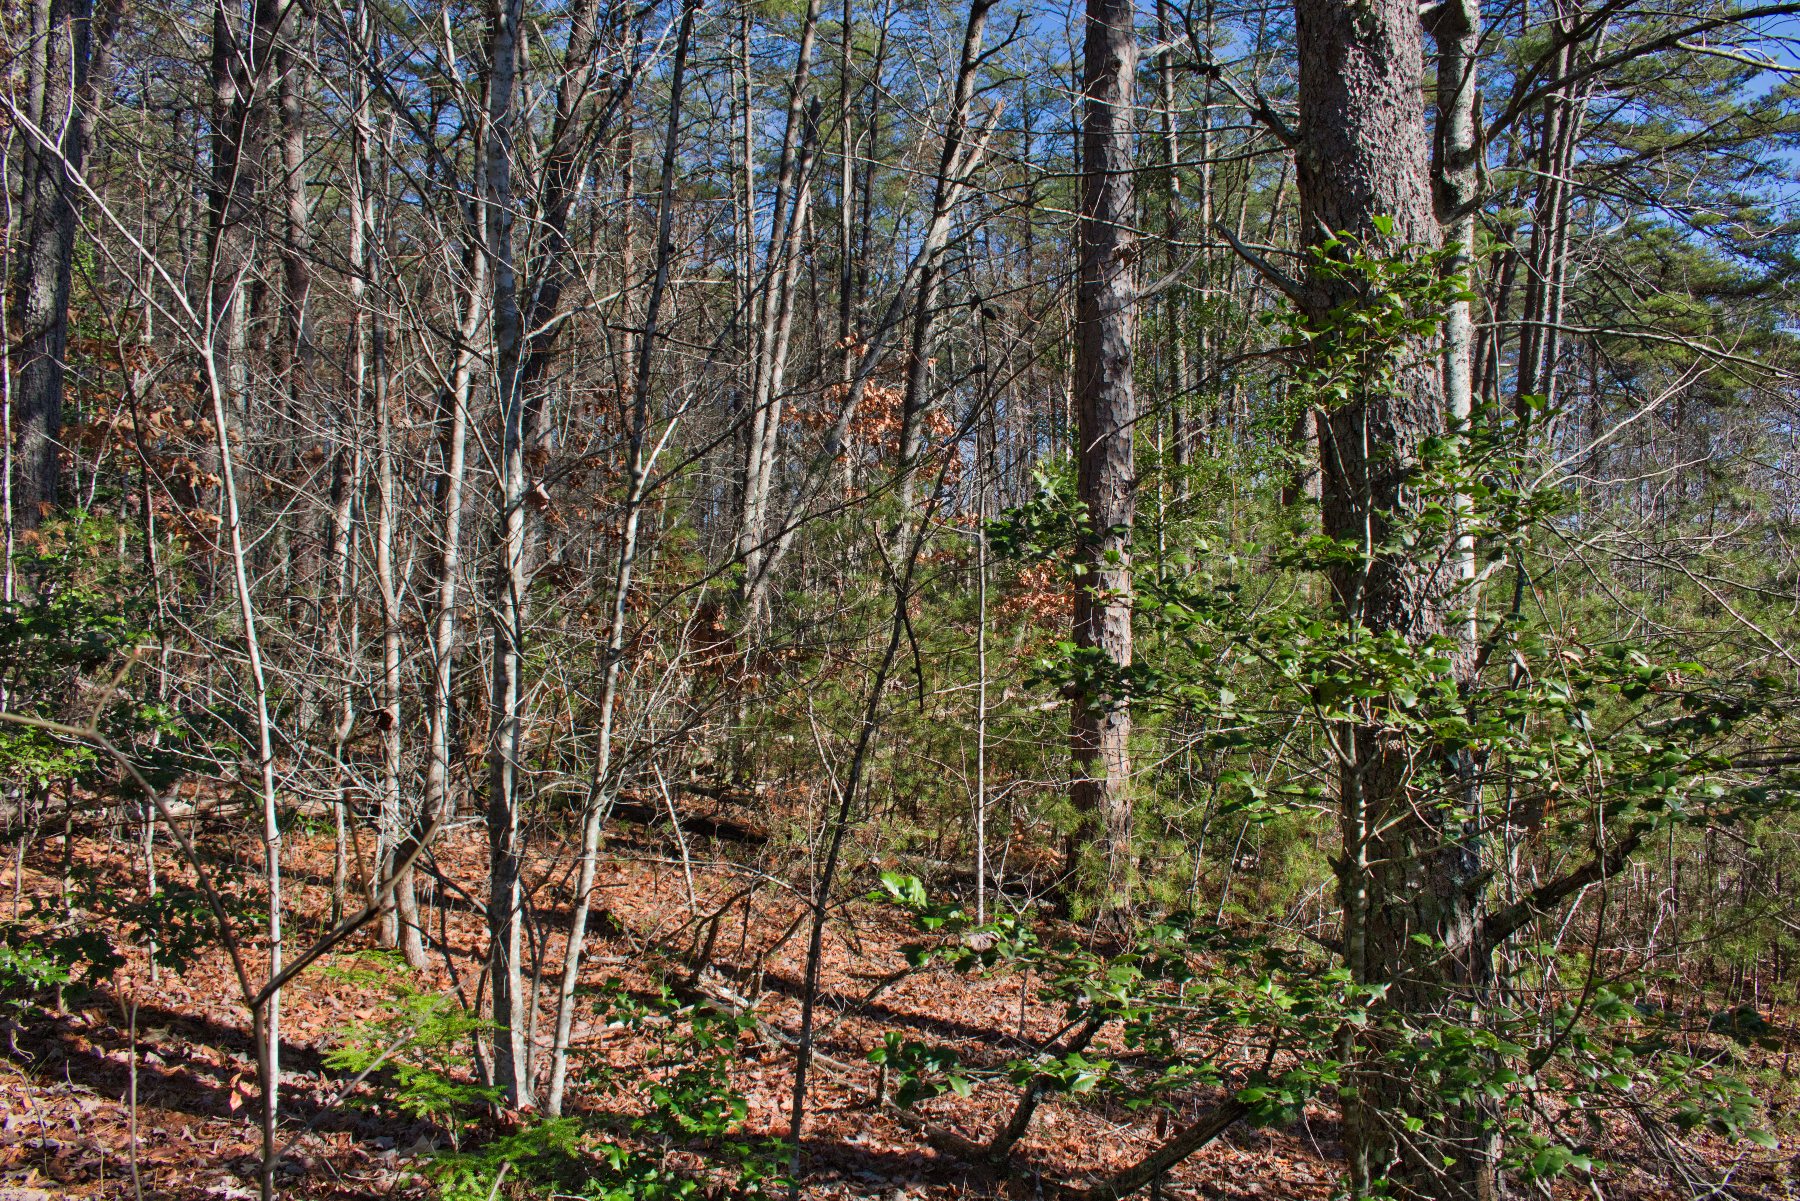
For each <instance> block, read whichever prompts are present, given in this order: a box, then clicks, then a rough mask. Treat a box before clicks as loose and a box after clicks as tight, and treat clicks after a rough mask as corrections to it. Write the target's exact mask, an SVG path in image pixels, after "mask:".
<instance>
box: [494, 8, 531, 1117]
mask: <svg viewBox="0 0 1800 1201" xmlns="http://www.w3.org/2000/svg"><path fill="white" fill-rule="evenodd" d="M521 8H522V0H496V2H495V4H494V7H493V10H492V13H491V25H492V28H491V33H490V41H489V47H490V58H489V74H488V96H487V103H488V107H487V124H488V128H487V144H486V146H485V147H484V155H485V162H484V165H483V166H484V175H485V179H484V185H483V200H484V204H485V236H486V256H487V260H488V269H489V271H490V273H491V274H490V281H491V284H492V287H493V300H492V309H491V313H490V318H489V319H490V321H491V323H492V328H493V352H494V372H495V375H494V390H495V397H496V402H497V417H498V422H499V428H498V430H497V431H496V434H497V437H496V438H495V445H496V448H497V459H496V468H497V472H498V476H499V478H498V481H497V483H498V485H499V494H498V496H497V497H496V500H497V502H498V504H497V513H496V517H497V520H498V527H497V531H496V537H495V540H494V541H495V547H496V550H497V552H498V554H499V557H500V561H499V563H498V564H497V565H496V567H495V570H494V577H493V595H492V598H491V601H490V604H491V607H492V608H491V611H492V629H493V635H494V650H493V677H492V680H491V682H490V686H489V696H488V704H489V710H490V714H491V720H492V723H493V728H492V733H491V746H490V751H489V767H488V798H487V801H488V812H487V821H488V938H489V944H488V965H489V974H490V980H489V986H490V987H491V988H492V989H493V998H494V999H493V1019H494V1028H495V1029H494V1082H495V1084H497V1085H498V1086H499V1087H500V1088H501V1089H502V1090H503V1091H504V1093H505V1096H506V1101H507V1104H508V1105H511V1106H513V1107H515V1108H518V1107H523V1106H528V1105H529V1104H530V1103H531V1081H530V1079H529V1078H528V1076H527V1049H526V1045H525V1023H526V1012H525V1010H526V1001H527V998H526V996H525V992H524V988H523V979H522V975H521V971H520V963H519V952H520V942H521V934H522V926H523V923H522V920H521V919H522V916H523V914H522V907H523V905H524V903H525V897H524V893H523V890H522V888H521V880H520V868H521V861H522V856H523V849H522V847H521V844H520V837H521V831H520V823H519V805H520V793H521V785H522V779H521V776H522V772H521V764H520V755H521V752H522V750H523V743H524V728H523V725H524V723H523V718H522V714H521V706H522V705H523V703H524V695H523V691H524V689H523V679H522V673H523V668H524V656H525V588H526V583H527V580H526V571H525V438H524V434H525V413H524V404H523V397H522V396H521V395H520V389H519V369H520V353H521V350H522V345H521V337H520V318H519V300H518V281H517V276H516V274H515V270H514V265H513V220H514V214H513V192H512V158H513V132H514V126H515V124H516V122H517V119H518V114H517V111H516V108H515V106H514V92H515V90H516V87H515V85H516V83H517V78H518V59H519V24H520V17H521Z"/></svg>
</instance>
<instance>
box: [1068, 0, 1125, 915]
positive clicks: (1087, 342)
mask: <svg viewBox="0 0 1800 1201" xmlns="http://www.w3.org/2000/svg"><path fill="white" fill-rule="evenodd" d="M1134 15H1135V10H1134V8H1133V6H1132V4H1131V3H1129V0H1088V5H1087V34H1086V44H1085V53H1084V58H1083V76H1082V79H1083V105H1082V133H1081V148H1082V154H1081V158H1082V176H1081V215H1080V228H1079V239H1080V245H1079V251H1078V253H1079V266H1078V277H1077V300H1076V305H1077V307H1076V342H1075V392H1076V407H1077V410H1078V414H1079V415H1078V426H1077V430H1078V432H1077V435H1076V437H1077V441H1078V445H1077V447H1076V454H1077V457H1078V463H1079V472H1078V488H1079V493H1080V498H1081V501H1082V503H1083V504H1084V505H1085V506H1086V520H1085V522H1084V526H1083V530H1082V533H1081V535H1080V537H1079V538H1078V540H1077V544H1076V564H1077V570H1078V578H1077V579H1076V582H1075V621H1074V634H1075V645H1076V648H1077V650H1078V652H1079V653H1081V654H1083V655H1086V656H1091V657H1092V661H1093V665H1094V666H1095V667H1096V668H1099V669H1102V672H1101V681H1102V682H1101V683H1099V684H1098V686H1097V687H1095V688H1093V689H1091V690H1089V691H1087V692H1085V693H1084V694H1083V695H1080V696H1078V697H1076V698H1075V703H1074V712H1073V715H1072V718H1071V721H1070V741H1071V743H1072V745H1073V749H1074V760H1075V779H1074V786H1073V788H1072V790H1071V798H1072V800H1073V801H1074V804H1075V808H1076V810H1077V812H1078V813H1079V814H1080V822H1081V825H1080V828H1079V830H1078V831H1077V834H1076V839H1077V846H1076V851H1077V854H1076V856H1075V858H1076V860H1077V862H1078V870H1079V876H1078V880H1077V887H1078V889H1079V890H1080V891H1081V892H1082V893H1083V894H1085V895H1087V896H1088V897H1089V898H1091V899H1092V900H1094V901H1095V902H1097V903H1098V904H1099V905H1100V906H1101V907H1102V908H1107V909H1111V908H1117V907H1121V906H1124V905H1127V904H1129V903H1130V899H1131V897H1130V893H1131V883H1132V877H1133V874H1134V864H1133V855H1132V849H1131V836H1132V831H1131V824H1132V822H1131V819H1132V812H1131V809H1132V806H1131V754H1130V740H1131V709H1130V706H1129V705H1128V704H1127V703H1126V701H1125V700H1124V699H1123V698H1122V697H1120V696H1119V695H1118V694H1117V690H1116V689H1115V688H1113V687H1112V686H1111V685H1110V684H1108V683H1106V682H1105V673H1107V672H1111V671H1116V670H1117V669H1119V668H1124V667H1128V666H1130V664H1131V528H1132V520H1133V516H1134V509H1135V491H1136V487H1137V480H1136V475H1135V472H1136V467H1135V464H1134V459H1133V453H1132V436H1133V429H1134V425H1135V422H1136V418H1137V411H1136V397H1135V394H1134V390H1133V385H1132V336H1133V332H1134V329H1135V327H1136V324H1137V283H1136V278H1135V275H1134V267H1135V263H1136V258H1137V237H1136V234H1135V233H1134V232H1133V222H1134V220H1135V217H1136V214H1135V213H1134V212H1133V205H1134V197H1133V184H1132V170H1133V166H1134V164H1133V161H1132V84H1133V76H1134V74H1135V72H1136V70H1137V36H1136V31H1135V29H1134V28H1133V17H1134Z"/></svg>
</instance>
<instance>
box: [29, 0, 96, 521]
mask: <svg viewBox="0 0 1800 1201" xmlns="http://www.w3.org/2000/svg"><path fill="white" fill-rule="evenodd" d="M31 23H32V30H31V36H32V41H31V44H30V46H29V47H28V48H27V50H26V53H27V54H28V55H29V58H30V64H29V68H28V73H29V76H30V86H29V95H28V99H27V104H28V112H27V114H26V115H27V116H28V117H29V118H30V120H31V123H32V124H33V125H34V126H36V129H35V130H34V131H27V132H26V134H25V138H24V146H25V149H24V154H23V155H22V159H23V163H22V170H21V175H22V176H23V179H22V181H21V184H22V186H21V196H20V202H21V206H22V208H23V221H22V223H21V224H22V229H21V233H22V235H23V237H22V239H21V241H22V243H23V244H22V245H21V247H20V249H19V254H18V257H17V259H16V260H15V263H14V269H13V281H12V288H13V299H12V304H13V314H14V316H13V336H14V337H15V338H16V339H17V342H16V344H15V347H14V349H13V350H12V362H13V369H14V371H15V372H16V377H15V379H14V382H13V396H12V403H13V422H14V434H13V436H14V444H13V446H14V451H13V462H14V472H15V474H14V478H13V480H12V500H13V511H12V519H13V521H14V523H15V525H17V526H19V527H21V528H25V529H31V528H33V527H35V526H36V525H37V524H38V522H39V521H41V520H42V519H43V517H44V516H45V515H46V514H47V513H48V512H49V510H50V509H51V508H52V507H53V506H54V505H55V504H56V494H57V480H58V476H59V474H60V471H61V463H60V456H61V452H62V423H63V377H64V362H63V360H64V356H65V354H66V353H67V351H68V345H69V288H70V283H71V279H72V276H73V267H74V261H75V214H76V208H77V193H78V191H79V189H78V187H77V185H76V183H75V176H76V175H77V174H79V173H80V171H81V169H82V160H83V157H84V155H85V154H86V151H87V142H88V133H89V129H90V127H91V124H92V121H93V107H94V97H95V89H94V87H93V82H92V80H91V78H90V75H89V64H90V59H91V57H92V50H93V44H94V36H93V33H94V31H93V24H94V6H93V0H36V3H34V4H33V5H32V10H31Z"/></svg>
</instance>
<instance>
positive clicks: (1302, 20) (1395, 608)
mask: <svg viewBox="0 0 1800 1201" xmlns="http://www.w3.org/2000/svg"><path fill="white" fill-rule="evenodd" d="M1295 7H1296V11H1297V17H1298V36H1299V51H1300V93H1299V101H1300V122H1301V139H1300V145H1299V147H1298V179H1299V184H1300V199H1301V222H1302V225H1303V227H1304V229H1305V230H1306V231H1307V233H1308V236H1309V237H1310V238H1311V239H1313V241H1314V243H1315V244H1321V243H1323V242H1325V241H1326V240H1327V239H1328V238H1329V237H1330V236H1331V235H1334V234H1335V235H1344V236H1347V237H1349V238H1354V239H1356V240H1358V241H1359V242H1360V243H1361V244H1362V245H1363V246H1364V247H1365V248H1366V249H1368V250H1369V251H1370V252H1371V253H1374V254H1380V255H1385V256H1415V255H1418V254H1420V253H1422V252H1423V250H1424V249H1425V248H1429V247H1434V246H1436V245H1438V244H1439V238H1440V227H1439V222H1438V217H1437V214H1436V212H1435V210H1434V206H1433V196H1432V178H1431V172H1430V170H1429V167H1428V152H1429V139H1428V136H1427V132H1426V127H1425V123H1424V121H1423V119H1422V118H1423V114H1422V111H1421V101H1422V98H1423V90H1422V89H1423V46H1422V34H1421V28H1420V22H1419V11H1418V6H1417V5H1416V4H1414V3H1412V2H1411V0H1364V2H1359V3H1347V2H1345V0H1297V2H1296V6H1295ZM1382 219H1385V220H1382ZM1390 223H1391V224H1390ZM1363 301H1364V297H1363V296H1362V293H1361V281H1360V280H1359V279H1358V278H1357V277H1356V275H1355V273H1354V272H1339V271H1336V270H1333V269H1332V268H1330V267H1329V266H1326V265H1325V264H1324V263H1322V262H1315V263H1314V264H1313V265H1312V267H1311V269H1310V270H1309V272H1308V275H1307V278H1306V280H1305V287H1304V307H1305V309H1306V316H1307V317H1308V318H1309V319H1310V320H1311V321H1312V322H1313V323H1315V324H1323V323H1326V322H1328V321H1330V320H1332V314H1333V312H1334V310H1339V309H1340V308H1343V307H1354V306H1356V305H1358V304H1360V303H1363ZM1452 335H1453V337H1454V335H1455V331H1452ZM1443 350H1444V347H1443V346H1442V345H1441V344H1440V343H1438V342H1437V341H1436V340H1435V339H1428V338H1424V337H1420V338H1417V339H1415V340H1414V341H1413V342H1412V343H1411V344H1409V345H1406V346H1403V347H1399V348H1397V353H1396V354H1395V356H1394V357H1395V362H1396V363H1397V370H1396V371H1395V372H1394V374H1393V375H1392V376H1391V377H1382V378H1379V379H1369V380H1365V381H1362V382H1361V383H1360V384H1359V385H1358V386H1355V387H1353V388H1352V390H1351V393H1352V394H1351V396H1350V398H1349V399H1348V400H1346V401H1343V402H1340V403H1338V404H1337V405H1336V406H1335V407H1333V408H1332V409H1330V411H1328V412H1326V413H1325V414H1324V415H1323V418H1322V420H1321V421H1320V422H1319V450H1320V456H1319V457H1320V467H1321V474H1322V510H1323V523H1324V530H1325V533H1326V534H1327V535H1329V536H1330V537H1332V538H1333V539H1336V540H1338V541H1340V542H1342V543H1346V544H1348V545H1350V546H1354V547H1356V548H1358V550H1359V551H1360V553H1358V554H1355V555H1346V556H1343V561H1342V562H1341V563H1340V565H1338V566H1336V567H1335V568H1334V569H1333V570H1332V573H1331V584H1332V589H1333V592H1334V595H1335V599H1336V601H1337V604H1338V605H1339V607H1340V609H1341V612H1342V615H1343V617H1344V618H1345V620H1347V621H1348V622H1349V623H1350V624H1351V625H1352V626H1353V627H1355V628H1358V629H1360V630H1361V631H1363V632H1365V633H1366V634H1368V635H1370V636H1380V635H1385V634H1391V633H1399V634H1401V635H1402V636H1404V637H1405V639H1406V640H1407V641H1408V642H1410V643H1412V644H1413V645H1414V646H1421V645H1422V644H1424V643H1425V642H1427V641H1428V640H1430V639H1433V638H1436V637H1440V636H1445V635H1452V634H1456V633H1458V632H1460V624H1461V623H1460V622H1459V620H1458V617H1457V614H1456V605H1457V603H1458V595H1459V593H1458V583H1459V576H1460V574H1461V572H1460V568H1461V563H1460V558H1461V556H1459V555H1458V554H1455V553H1434V552H1433V549H1432V548H1430V547H1413V548H1411V550H1410V551H1408V552H1404V553H1403V552H1400V551H1397V550H1395V549H1393V544H1392V539H1391V538H1390V534H1391V533H1392V532H1393V531H1394V530H1395V529H1396V528H1397V527H1398V526H1400V525H1402V524H1404V523H1406V521H1407V520H1408V518H1409V517H1410V516H1411V515H1412V514H1413V512H1414V511H1415V510H1416V509H1417V507H1418V506H1419V505H1420V503H1421V498H1420V497H1419V496H1418V495H1417V494H1416V493H1415V491H1414V490H1413V489H1412V488H1411V487H1409V473H1411V472H1412V471H1413V469H1414V468H1416V466H1417V465H1418V463H1419V461H1420V457H1421V452H1422V449H1423V447H1424V444H1425V442H1426V441H1427V440H1428V439H1432V438H1436V437H1442V436H1443V435H1444V434H1445V433H1446V432H1447V431H1448V430H1449V429H1450V426H1451V422H1450V420H1449V418H1450V403H1449V401H1448V398H1447V395H1446V387H1445V374H1444V370H1443V368H1444V358H1443V354H1442V352H1443ZM1455 350H1456V348H1455V347H1454V346H1453V347H1452V356H1451V357H1452V362H1455V360H1456V354H1455ZM1459 416H1460V414H1459ZM1339 745H1340V746H1341V747H1343V748H1344V749H1345V751H1346V754H1345V755H1344V761H1343V765H1342V768H1341V770H1340V778H1339V799H1340V811H1341V819H1342V838H1343V856H1342V859H1341V862H1340V867H1339V875H1340V888H1341V899H1342V904H1343V912H1344V931H1343V950H1344V955H1345V958H1346V960H1347V962H1348V966H1349V968H1350V970H1351V971H1352V973H1353V974H1354V976H1355V978H1356V979H1357V980H1358V981H1359V982H1362V983H1365V984H1371V985H1384V986H1386V988H1387V992H1386V993H1385V1000H1384V1006H1385V1008H1386V1013H1385V1014H1383V1015H1382V1016H1381V1018H1380V1020H1378V1021H1377V1022H1376V1023H1374V1024H1373V1025H1372V1026H1371V1028H1370V1030H1369V1031H1368V1032H1366V1033H1363V1034H1361V1035H1358V1036H1356V1039H1355V1041H1354V1043H1353V1044H1352V1045H1349V1046H1347V1047H1346V1051H1347V1052H1348V1053H1349V1058H1350V1061H1351V1064H1350V1068H1349V1071H1348V1076H1347V1080H1346V1085H1345V1088H1344V1102H1343V1104H1344V1131H1345V1144H1346V1150H1347V1154H1348V1157H1349V1161H1350V1175H1351V1184H1352V1190H1353V1192H1354V1194H1355V1195H1357V1196H1365V1195H1368V1194H1369V1193H1370V1192H1371V1191H1372V1190H1374V1189H1376V1188H1377V1187H1378V1182H1379V1181H1380V1180H1382V1179H1383V1178H1385V1179H1386V1180H1387V1181H1388V1187H1389V1188H1390V1189H1391V1191H1392V1193H1393V1195H1395V1196H1400V1197H1408V1198H1433V1199H1434V1201H1463V1199H1470V1201H1472V1199H1475V1198H1485V1197H1489V1196H1491V1195H1492V1192H1493V1188H1494V1178H1493V1171H1492V1155H1491V1141H1490V1140H1489V1139H1488V1138H1487V1137H1486V1136H1485V1135H1484V1134H1483V1133H1482V1132H1481V1130H1480V1125H1481V1123H1480V1120H1479V1115H1475V1114H1462V1113H1456V1112H1451V1113H1449V1114H1448V1116H1444V1117H1434V1115H1438V1114H1442V1113H1443V1112H1444V1111H1445V1110H1446V1108H1449V1109H1451V1110H1454V1108H1455V1107H1454V1106H1450V1107H1446V1105H1445V1104H1444V1102H1443V1100H1442V1098H1440V1097H1438V1096H1435V1095H1427V1093H1428V1089H1427V1088H1426V1087H1424V1086H1422V1085H1420V1084H1419V1083H1417V1082H1415V1080H1414V1079H1413V1078H1411V1077H1410V1076H1408V1075H1407V1074H1406V1073H1404V1072H1401V1071H1397V1070H1395V1066H1394V1064H1393V1062H1392V1061H1390V1060H1387V1059H1386V1056H1387V1053H1388V1052H1390V1051H1391V1050H1393V1049H1394V1044H1395V1042H1396V1040H1398V1039H1400V1038H1403V1037H1404V1034H1402V1033H1401V1031H1403V1030H1404V1029H1405V1028H1407V1027H1412V1026H1419V1025H1428V1024H1431V1023H1433V1022H1435V1021H1437V1020H1440V1019H1443V1020H1451V1021H1456V1022H1459V1023H1461V1022H1466V1021H1469V1020H1470V1019H1471V1018H1472V1017H1473V1016H1474V1009H1475V1006H1476V1004H1477V1000H1478V997H1477V992H1478V989H1479V988H1480V987H1481V985H1482V983H1483V982H1484V980H1485V977H1486V974H1487V973H1486V970H1485V967H1484V965H1483V964H1482V962H1481V960H1483V959H1484V958H1485V955H1484V953H1483V950H1482V944H1481V941H1480V939H1479V936H1478V927H1479V920H1480V914H1479V909H1480V897H1481V883H1480V881H1481V876H1480V873H1479V868H1480V863H1479V859H1478V854H1477V851H1476V848H1475V845H1474V843H1473V841H1472V840H1471V839H1470V838H1469V837H1467V834H1466V829H1467V821H1466V816H1467V815H1466V813H1465V812H1464V809H1463V806H1462V805H1461V804H1460V801H1461V799H1462V798H1461V796H1460V792H1461V790H1460V787H1459V785H1458V782H1457V779H1456V772H1455V770H1454V767H1453V766H1448V765H1446V763H1445V756H1444V755H1443V754H1442V753H1440V752H1439V750H1438V748H1434V747H1431V746H1421V745H1419V744H1418V742H1417V740H1416V738H1413V737H1408V736H1407V735H1405V734H1403V733H1401V732H1399V731H1396V730H1395V729H1393V728H1391V727H1388V726H1385V725H1384V724H1382V722H1381V720H1380V717H1379V714H1378V713H1374V714H1371V715H1370V717H1369V718H1368V720H1367V721H1366V722H1361V723H1351V722H1347V723H1345V728H1344V729H1343V730H1342V732H1341V736H1340V743H1339ZM1421 1121H1422V1122H1423V1126H1422V1127H1419V1126H1418V1124H1419V1123H1420V1122H1421ZM1409 1127H1412V1128H1409ZM1446 1160H1450V1161H1452V1162H1451V1163H1450V1164H1449V1165H1448V1166H1446V1162H1445V1161H1446Z"/></svg>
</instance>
